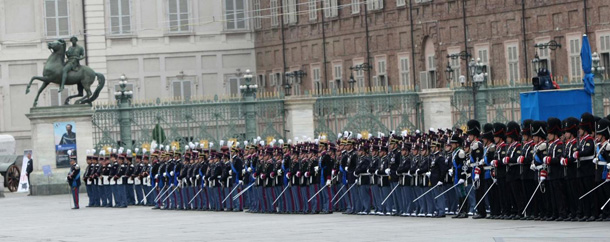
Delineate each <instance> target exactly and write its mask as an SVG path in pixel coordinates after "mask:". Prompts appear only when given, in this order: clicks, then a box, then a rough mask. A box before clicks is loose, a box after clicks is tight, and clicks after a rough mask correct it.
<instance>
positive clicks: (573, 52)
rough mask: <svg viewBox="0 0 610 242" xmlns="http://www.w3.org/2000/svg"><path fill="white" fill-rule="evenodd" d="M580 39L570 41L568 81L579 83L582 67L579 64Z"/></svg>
mask: <svg viewBox="0 0 610 242" xmlns="http://www.w3.org/2000/svg"><path fill="white" fill-rule="evenodd" d="M580 47H581V46H580V39H579V38H574V39H570V50H569V51H570V52H569V53H570V55H569V57H568V58H569V62H570V80H571V81H573V82H577V81H580V79H582V75H581V69H582V66H581V64H580Z"/></svg>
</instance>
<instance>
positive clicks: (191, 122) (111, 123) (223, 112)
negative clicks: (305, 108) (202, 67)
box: [93, 96, 285, 148]
mask: <svg viewBox="0 0 610 242" xmlns="http://www.w3.org/2000/svg"><path fill="white" fill-rule="evenodd" d="M246 105H254V107H255V108H254V110H255V117H256V134H257V135H258V136H261V137H265V138H275V139H279V138H282V137H284V123H285V122H284V102H283V100H282V99H280V98H269V99H262V100H256V101H253V102H245V101H242V100H240V99H238V98H231V99H222V100H221V99H219V98H218V97H217V96H215V97H214V98H213V99H207V100H189V101H161V100H159V99H157V101H155V102H147V103H132V104H131V105H130V107H129V108H128V109H127V111H128V112H129V114H130V119H131V137H132V139H133V144H132V146H133V147H145V146H146V144H149V143H150V142H151V141H152V140H156V141H157V142H158V143H160V144H164V145H169V144H172V143H173V144H179V145H180V147H184V145H186V144H188V143H189V142H193V143H194V142H202V143H203V142H213V143H216V144H218V142H219V141H220V140H225V141H227V140H236V141H240V142H241V141H243V140H245V138H246V125H245V123H246V121H245V115H246V113H245V112H246V108H245V107H246ZM119 113H120V110H119V108H118V106H117V105H116V104H110V105H98V106H95V114H94V115H93V126H94V133H93V141H94V144H95V146H96V147H98V148H100V147H103V146H113V147H116V146H117V145H120V144H121V140H120V129H119Z"/></svg>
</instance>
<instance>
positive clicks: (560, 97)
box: [521, 89, 593, 121]
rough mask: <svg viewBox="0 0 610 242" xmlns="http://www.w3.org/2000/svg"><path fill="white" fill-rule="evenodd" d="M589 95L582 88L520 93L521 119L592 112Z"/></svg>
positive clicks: (563, 117) (561, 116) (562, 116)
mask: <svg viewBox="0 0 610 242" xmlns="http://www.w3.org/2000/svg"><path fill="white" fill-rule="evenodd" d="M592 107H593V106H592V103H591V96H589V94H588V93H587V92H586V91H585V90H584V89H561V90H548V91H534V92H523V93H521V121H523V120H525V119H533V120H547V119H548V118H550V117H556V118H559V119H561V120H563V119H565V118H567V117H577V118H579V117H580V115H581V114H583V113H584V112H592V110H593V108H592Z"/></svg>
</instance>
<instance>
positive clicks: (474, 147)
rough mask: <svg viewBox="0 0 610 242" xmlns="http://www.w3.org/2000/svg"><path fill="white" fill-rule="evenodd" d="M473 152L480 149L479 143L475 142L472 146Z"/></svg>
mask: <svg viewBox="0 0 610 242" xmlns="http://www.w3.org/2000/svg"><path fill="white" fill-rule="evenodd" d="M470 148H471V150H476V149H478V148H479V142H473V143H472V145H471V146H470Z"/></svg>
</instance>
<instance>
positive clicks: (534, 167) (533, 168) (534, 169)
mask: <svg viewBox="0 0 610 242" xmlns="http://www.w3.org/2000/svg"><path fill="white" fill-rule="evenodd" d="M530 170H532V171H536V165H534V163H532V165H531V166H530Z"/></svg>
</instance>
